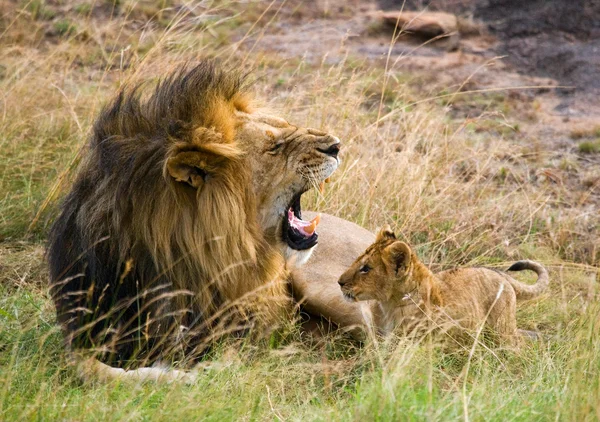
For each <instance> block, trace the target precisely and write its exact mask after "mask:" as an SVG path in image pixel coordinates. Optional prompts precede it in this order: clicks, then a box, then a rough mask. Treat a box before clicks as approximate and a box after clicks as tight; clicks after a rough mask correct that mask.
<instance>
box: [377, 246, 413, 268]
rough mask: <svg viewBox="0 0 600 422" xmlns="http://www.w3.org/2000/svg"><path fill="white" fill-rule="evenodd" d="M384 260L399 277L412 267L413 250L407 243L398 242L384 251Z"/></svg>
mask: <svg viewBox="0 0 600 422" xmlns="http://www.w3.org/2000/svg"><path fill="white" fill-rule="evenodd" d="M382 258H383V262H385V264H386V265H387V266H388V268H389V269H391V270H392V271H393V272H394V273H395V274H398V275H399V274H402V273H404V272H406V270H407V269H408V266H409V265H410V259H411V250H410V247H409V246H408V245H407V244H406V243H404V242H401V241H399V240H398V241H396V242H394V243H392V244H391V245H389V246H388V247H387V248H385V249H384V250H383V255H382Z"/></svg>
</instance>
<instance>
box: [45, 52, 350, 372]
mask: <svg viewBox="0 0 600 422" xmlns="http://www.w3.org/2000/svg"><path fill="white" fill-rule="evenodd" d="M337 144H339V140H338V139H337V138H335V137H332V136H330V135H328V134H326V133H324V132H321V131H318V130H315V129H305V128H300V127H296V126H293V125H290V124H289V123H288V122H287V121H285V120H283V119H281V118H278V117H275V116H270V115H268V114H266V113H263V112H260V111H256V110H253V109H251V107H250V97H249V95H248V93H247V92H246V89H245V88H244V85H243V78H242V77H240V76H239V75H237V74H236V73H235V72H226V71H223V70H220V69H218V68H217V67H216V66H215V65H214V64H213V63H210V62H205V63H202V64H200V65H199V66H196V67H194V68H185V69H183V70H181V71H179V72H176V73H174V74H173V75H171V76H170V77H168V78H166V79H165V80H163V81H162V82H160V83H159V84H158V85H157V87H156V88H155V89H154V91H153V92H152V93H151V94H150V95H148V96H144V95H142V90H141V88H140V87H135V88H126V89H124V90H123V91H122V92H121V93H120V94H119V95H118V96H117V98H116V99H115V100H114V101H113V102H112V103H111V104H109V105H108V106H107V107H106V108H105V109H104V110H103V111H102V113H101V115H100V116H99V118H98V120H97V121H96V124H95V125H94V130H93V136H92V139H91V141H90V143H89V147H88V152H87V157H86V159H85V160H84V161H83V163H82V164H81V166H80V169H79V172H78V176H77V179H76V181H75V183H74V185H73V188H72V190H71V192H70V193H69V195H68V196H67V197H66V199H65V201H64V203H63V205H62V210H61V213H60V215H59V216H58V218H57V220H56V221H55V223H54V225H53V228H52V231H51V234H50V239H49V246H48V259H49V264H50V278H51V293H52V296H53V299H54V301H55V305H56V308H57V315H58V319H59V322H60V323H61V324H62V326H63V330H64V333H65V338H66V342H67V344H68V346H69V347H70V348H71V349H72V350H81V349H92V350H94V351H96V352H98V355H97V356H98V357H99V358H100V360H102V361H104V362H107V363H110V364H112V365H117V366H125V367H129V366H139V365H145V364H147V363H148V362H153V361H156V360H158V359H164V358H167V357H169V356H175V355H176V356H180V357H181V354H182V353H183V356H184V357H185V358H186V359H188V358H192V359H193V357H194V356H198V354H200V353H203V351H204V350H206V348H207V347H209V346H210V344H211V343H212V342H213V341H214V340H215V338H218V337H219V336H221V335H223V334H226V333H242V332H245V331H247V330H248V329H249V328H250V327H257V326H258V327H263V328H272V327H273V326H274V324H276V323H277V321H279V319H280V318H281V317H282V315H283V314H284V313H285V312H286V310H287V309H289V307H290V298H289V296H288V293H287V278H288V273H287V270H286V269H285V262H284V255H287V257H288V258H290V256H289V255H290V254H291V255H293V251H292V252H290V251H289V250H287V248H286V245H285V244H284V242H283V241H282V233H281V231H282V227H281V221H282V218H285V216H286V215H287V210H288V207H289V203H290V201H291V200H292V197H293V196H298V195H301V194H302V192H304V191H306V190H307V189H309V188H310V187H312V186H313V185H315V184H317V183H318V182H319V181H321V180H323V179H325V178H326V177H328V176H329V175H330V174H331V173H332V172H333V171H334V170H335V169H336V167H337V165H338V161H337V150H338V147H337ZM331 145H336V146H335V148H334V149H335V156H333V155H332V152H331V151H330V150H328V148H331ZM324 151H325V152H327V151H329V153H327V154H326V153H324ZM292 258H293V257H292ZM256 331H258V332H260V330H256ZM87 367H91V368H97V367H100V365H97V364H92V365H87ZM109 372H110V371H109ZM113 372H114V371H113Z"/></svg>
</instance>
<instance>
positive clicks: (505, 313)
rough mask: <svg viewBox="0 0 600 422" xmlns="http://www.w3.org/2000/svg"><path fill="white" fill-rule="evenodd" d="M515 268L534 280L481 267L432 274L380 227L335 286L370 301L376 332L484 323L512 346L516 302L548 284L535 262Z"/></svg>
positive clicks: (473, 326)
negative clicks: (532, 273)
mask: <svg viewBox="0 0 600 422" xmlns="http://www.w3.org/2000/svg"><path fill="white" fill-rule="evenodd" d="M521 270H532V271H535V272H536V273H537V274H538V280H537V282H536V283H535V284H533V285H527V284H524V283H521V282H519V281H517V280H515V279H513V278H512V277H510V276H509V275H507V274H505V273H503V272H500V271H495V270H491V269H486V268H460V269H453V270H448V271H442V272H440V273H438V274H433V273H432V272H431V271H429V269H428V268H427V267H426V266H425V265H423V263H421V261H419V259H418V258H417V256H416V254H415V253H414V252H413V251H412V250H411V249H410V247H409V246H408V245H407V244H406V243H404V242H401V241H399V240H397V239H396V236H395V235H394V233H393V232H392V231H391V229H390V228H389V226H386V227H385V228H383V229H382V230H381V231H380V232H379V234H378V235H377V239H376V240H375V243H373V244H372V245H371V246H369V247H368V248H367V250H366V251H365V253H363V254H362V255H361V256H360V257H358V259H357V260H356V261H355V262H354V263H353V264H352V265H351V266H350V268H349V269H348V270H347V271H346V272H345V273H344V274H342V275H341V276H340V278H339V281H338V283H339V284H340V287H341V289H342V292H343V294H344V296H345V297H346V298H347V299H348V300H352V301H362V300H373V302H372V304H371V313H372V317H373V321H372V322H373V325H374V328H376V329H377V330H378V331H379V332H380V333H382V334H389V333H390V332H391V331H393V330H395V329H398V328H399V329H400V330H403V331H405V332H407V331H410V330H411V329H412V328H413V327H415V326H416V325H418V324H419V323H420V322H424V321H426V320H429V318H434V317H435V318H434V319H433V320H434V321H436V323H437V322H441V321H442V320H443V318H446V321H447V322H452V323H453V325H454V326H456V323H458V324H459V326H460V327H461V328H462V329H467V330H474V329H476V328H477V327H479V326H480V324H481V323H483V322H484V320H485V324H486V325H487V327H489V328H491V329H492V330H493V331H495V332H496V333H498V334H499V336H500V339H501V341H503V342H505V343H508V344H512V345H516V344H517V343H518V336H519V335H520V334H519V332H518V330H517V322H516V318H515V312H516V303H517V300H525V299H532V298H534V297H536V296H538V295H539V294H541V293H542V292H543V291H544V290H546V288H547V287H548V282H549V280H548V272H547V271H546V269H545V268H544V267H542V266H541V265H540V264H538V263H536V262H533V261H519V262H517V263H515V264H513V265H512V266H511V267H510V268H509V269H508V271H521ZM486 316H487V319H486ZM460 331H463V330H460ZM453 332H456V330H455V331H453Z"/></svg>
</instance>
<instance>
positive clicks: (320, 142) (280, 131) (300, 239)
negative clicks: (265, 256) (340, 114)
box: [236, 112, 340, 264]
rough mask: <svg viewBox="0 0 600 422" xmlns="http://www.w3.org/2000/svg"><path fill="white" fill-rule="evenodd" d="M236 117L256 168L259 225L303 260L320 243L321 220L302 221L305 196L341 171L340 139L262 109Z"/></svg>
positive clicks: (249, 159)
mask: <svg viewBox="0 0 600 422" xmlns="http://www.w3.org/2000/svg"><path fill="white" fill-rule="evenodd" d="M236 117H237V121H238V126H237V128H236V141H237V142H238V144H239V145H240V146H241V147H242V149H243V150H244V151H246V154H247V156H246V157H247V164H248V166H250V167H251V169H252V171H251V173H252V179H253V189H254V193H255V196H256V199H257V211H258V219H259V223H260V225H261V227H262V229H263V230H264V231H265V232H266V233H267V235H269V237H274V238H275V240H276V242H277V244H278V245H279V246H280V248H281V249H282V252H284V254H285V255H286V258H288V259H293V260H295V263H296V264H299V263H302V262H303V261H305V260H306V259H307V258H308V256H310V251H311V250H312V248H313V247H314V246H315V245H316V244H317V241H318V232H317V230H318V229H317V228H316V225H317V224H318V220H317V221H304V220H302V209H301V205H300V202H301V197H302V194H304V193H305V192H306V191H308V190H309V189H311V188H313V187H314V188H318V187H319V186H320V185H322V184H323V182H324V181H326V180H327V179H328V177H329V176H330V175H331V174H332V173H333V172H334V171H335V170H336V169H337V167H338V165H339V163H340V160H339V158H338V153H339V150H340V140H339V139H338V138H336V137H335V136H332V135H330V134H327V133H325V132H322V131H320V130H317V129H310V128H302V127H298V126H294V125H291V124H289V123H288V122H287V121H285V120H283V119H281V118H278V117H274V116H270V115H267V114H262V113H260V112H256V113H244V112H237V113H236Z"/></svg>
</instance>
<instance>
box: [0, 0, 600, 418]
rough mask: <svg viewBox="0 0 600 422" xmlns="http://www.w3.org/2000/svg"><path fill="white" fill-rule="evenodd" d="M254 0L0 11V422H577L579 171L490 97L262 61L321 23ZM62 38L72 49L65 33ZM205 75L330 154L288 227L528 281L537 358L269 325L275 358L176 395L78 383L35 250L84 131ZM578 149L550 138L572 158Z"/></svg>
mask: <svg viewBox="0 0 600 422" xmlns="http://www.w3.org/2000/svg"><path fill="white" fill-rule="evenodd" d="M269 3H270V2H263V1H259V2H252V5H251V7H248V8H247V9H246V10H245V9H244V7H242V6H243V5H239V4H238V3H237V2H228V1H219V2H214V4H212V6H211V7H212V9H197V10H196V9H194V11H193V13H192V12H190V11H189V9H188V8H186V7H180V6H182V4H183V3H181V2H178V1H173V2H164V1H162V0H161V1H154V2H152V1H149V2H145V3H144V5H142V6H143V7H142V6H139V7H138V6H136V4H137V3H135V2H126V3H124V4H121V2H115V3H114V6H113V5H112V4H109V5H108V6H106V5H104V6H106V7H104V6H102V5H99V4H97V3H95V4H94V5H93V7H92V6H88V5H87V4H86V3H82V2H75V1H66V2H61V3H60V5H59V4H55V3H54V2H52V3H51V2H30V3H28V6H25V5H24V4H21V5H17V4H13V3H10V4H6V5H3V6H2V7H3V8H5V9H6V10H4V9H2V10H3V13H2V14H0V29H2V30H1V31H0V33H2V34H3V35H2V36H0V63H2V72H1V73H0V93H1V94H0V420H34V419H36V420H123V419H133V420H177V419H179V420H197V419H202V420H215V421H217V420H218V421H221V420H230V419H242V420H279V419H285V420H323V421H326V420H327V421H329V420H457V419H463V420H467V419H468V420H517V421H520V420H523V421H526V420H527V421H529V420H542V421H543V420H577V421H584V420H597V419H599V418H600V385H599V383H600V336H598V335H597V333H598V332H599V330H600V326H599V325H600V301H599V300H598V299H599V294H598V278H597V277H598V275H597V274H598V268H597V265H598V262H599V260H600V248H598V243H597V239H598V230H599V229H600V217H599V215H600V213H598V212H597V209H596V208H595V205H594V204H593V202H586V201H587V198H589V195H592V194H594V193H593V190H592V191H591V193H590V185H589V184H588V185H585V184H583V182H581V180H587V179H590V178H591V177H592V176H593V174H591V173H590V174H588V173H586V171H587V170H585V168H584V166H583V164H581V163H580V162H578V161H575V160H577V157H575V158H574V157H573V156H572V155H566V154H565V155H564V156H561V155H560V152H556V151H554V150H553V145H552V143H550V142H548V143H546V142H534V141H533V140H531V139H529V138H527V135H526V130H527V124H526V123H527V121H529V120H531V119H530V116H524V115H523V116H521V115H520V113H519V112H518V110H519V108H518V107H517V106H521V105H519V104H516V103H515V102H517V101H518V99H513V98H510V97H509V96H507V95H505V94H503V93H489V94H477V95H461V94H458V95H456V96H452V97H444V98H439V96H438V95H436V93H439V92H440V91H441V92H443V93H451V92H454V90H455V88H456V87H454V88H448V89H447V90H446V91H444V89H445V88H447V87H441V88H440V87H439V86H433V85H432V86H433V88H431V89H428V85H429V84H430V83H433V82H432V81H435V79H436V75H434V74H427V73H426V72H420V73H418V74H413V73H411V72H410V71H407V70H406V69H404V68H401V67H400V66H397V67H393V68H390V69H385V68H384V67H383V65H380V64H373V63H371V62H368V61H366V60H365V59H364V58H363V57H361V56H359V55H356V54H347V55H345V53H344V54H340V55H339V57H338V58H337V59H336V60H332V61H328V60H324V59H323V60H320V59H319V60H312V61H311V60H309V59H307V58H305V57H304V56H302V54H298V55H293V54H280V53H275V52H273V50H274V49H273V48H271V47H273V46H272V45H271V46H263V44H262V43H261V41H260V40H261V36H262V35H261V34H262V33H263V32H262V31H263V30H264V31H265V33H267V34H268V33H270V32H269V31H272V32H273V33H274V34H277V33H278V32H277V31H279V30H280V29H278V28H279V27H278V26H277V25H275V24H276V23H283V24H284V25H293V24H294V22H296V20H297V18H298V15H299V14H302V16H303V17H304V18H307V19H308V18H311V19H312V18H322V17H323V16H331V15H332V13H331V11H332V10H334V9H331V8H330V9H328V10H321V9H319V8H318V6H315V5H311V6H310V7H301V5H299V4H297V3H295V2H292V3H291V4H290V5H289V8H288V7H287V6H286V7H283V8H282V9H281V10H280V11H279V12H278V13H276V12H277V8H278V7H279V4H277V5H275V6H272V7H271V9H269V10H268V11H267V12H266V13H264V14H263V12H264V11H265V10H266V9H267V7H268V6H269ZM100 6H102V7H100ZM19 7H22V8H24V10H25V12H27V13H22V14H19V13H18V11H19V10H21V9H19ZM348 7H350V6H348ZM59 13H61V14H60V15H59ZM344 13H345V12H344ZM84 15H85V16H84ZM56 16H60V19H58V18H56ZM271 20H272V21H271ZM65 22H66V24H65ZM140 22H151V23H148V24H147V25H143V26H140V25H141V24H140ZM152 22H155V23H156V24H154V23H152ZM255 22H258V23H257V25H254V26H253V24H254V23H255ZM268 22H271V24H269V25H267V23H268ZM67 24H68V25H67ZM72 24H76V26H77V34H78V36H77V37H69V36H66V35H69V32H70V31H71V29H70V28H71V27H72V26H71V25H72ZM57 25H58V26H59V27H60V28H62V27H63V26H64V28H63V30H59V28H57ZM141 28H143V29H141ZM56 31H58V32H60V33H62V34H63V35H65V36H63V37H55V36H53V35H52V34H54V33H56ZM79 34H88V35H86V36H81V37H80V36H79ZM71 35H72V34H71ZM257 40H258V42H256V47H254V49H253V50H252V53H250V54H249V50H250V49H251V48H252V46H253V45H254V43H255V41H257ZM275 50H277V49H275ZM215 56H216V57H219V58H220V59H221V60H223V61H225V62H227V61H229V62H231V63H243V66H244V68H247V69H255V70H256V71H255V75H256V78H255V79H256V81H255V84H254V85H255V86H254V88H255V91H256V92H257V93H258V94H257V95H258V99H259V100H260V101H261V102H262V103H264V104H266V105H267V106H269V107H270V108H271V109H273V110H276V111H277V112H278V113H280V114H282V115H283V116H285V117H286V118H287V119H288V120H290V121H292V122H296V123H297V124H299V125H306V126H312V127H320V128H325V129H327V130H330V131H331V132H333V133H335V134H336V135H337V136H339V137H340V138H341V139H342V140H343V143H344V144H343V156H342V158H343V163H342V167H341V168H340V169H339V170H338V171H337V172H336V173H335V174H334V175H333V177H332V183H331V184H330V185H328V186H329V187H328V189H327V191H326V192H325V194H324V195H320V194H317V193H316V192H313V193H310V194H308V195H307V197H306V200H305V204H304V205H305V208H307V209H318V210H321V211H323V212H328V213H332V214H335V215H338V216H340V217H342V218H346V219H349V220H351V221H354V222H357V223H358V224H361V225H362V226H364V227H366V228H368V229H370V230H375V229H376V228H377V227H380V226H382V225H383V224H386V223H388V224H391V225H392V227H393V228H394V229H395V231H396V232H397V233H398V234H399V235H400V236H401V237H402V238H403V239H404V240H408V241H409V242H410V243H411V244H413V245H414V246H415V248H416V250H417V251H418V253H419V255H420V257H421V258H422V259H423V260H424V262H425V263H427V264H429V265H431V267H432V268H433V269H434V270H441V269H446V268H451V267H453V266H458V265H487V266H492V267H496V268H505V267H506V266H508V264H509V263H510V262H513V261H515V260H516V259H519V258H531V259H536V260H539V261H541V262H543V263H544V264H545V265H547V266H548V267H549V269H550V272H551V289H550V292H549V293H548V294H546V295H544V296H543V297H541V298H539V299H537V300H534V301H530V302H527V303H523V304H520V305H519V309H518V322H519V326H520V327H521V328H526V329H532V330H540V331H541V332H542V333H543V334H544V335H545V336H546V340H545V341H542V342H538V343H532V344H528V345H526V346H525V347H524V348H523V349H522V350H521V351H519V352H514V351H506V350H499V349H492V351H491V352H490V351H487V350H485V349H483V348H482V347H480V346H478V347H476V348H475V352H474V354H473V357H472V359H470V360H469V359H468V356H467V355H466V354H464V353H460V354H459V353H455V354H447V353H443V352H442V351H441V350H440V348H439V347H436V345H435V344H433V345H431V344H429V343H428V342H424V343H423V344H419V343H415V342H413V341H411V340H408V339H399V338H392V339H390V340H388V341H386V342H383V343H382V344H378V345H373V344H369V345H365V346H364V347H362V348H357V347H356V346H355V345H352V344H350V343H349V342H348V341H347V339H344V338H340V337H337V336H335V335H332V336H331V338H328V339H327V341H324V342H321V343H318V344H312V343H309V342H307V341H305V340H304V337H303V335H302V333H301V332H300V330H299V329H298V328H297V327H296V326H294V325H291V324H290V325H286V326H285V327H283V328H282V329H281V333H280V335H279V337H278V338H277V341H272V342H268V341H265V342H261V343H258V344H253V343H247V344H244V345H243V346H242V347H241V349H240V348H239V346H233V345H230V344H222V345H219V347H217V350H216V351H215V352H214V353H213V355H212V356H211V360H212V361H214V362H216V363H217V364H219V365H216V366H215V368H216V369H213V370H209V371H206V372H205V373H204V374H203V376H201V377H200V379H199V381H198V383H197V384H196V385H191V386H183V385H160V384H158V385H157V384H153V383H147V384H142V385H131V384H127V383H111V384H100V383H83V382H81V381H80V380H79V379H78V378H77V376H76V375H75V372H74V370H73V369H72V368H71V367H70V366H69V365H68V364H67V361H66V354H65V351H64V349H63V346H62V337H61V333H60V330H59V328H58V327H57V325H56V321H55V314H54V309H53V306H52V303H51V300H50V298H49V296H48V292H47V288H46V280H47V272H46V267H45V262H44V256H43V254H44V251H43V244H44V242H45V238H46V233H47V230H48V227H49V225H50V223H51V222H52V219H53V218H54V217H55V215H56V210H57V207H58V203H59V200H60V198H61V197H62V196H63V195H64V194H65V192H66V191H67V190H68V188H69V186H70V183H71V181H72V179H73V175H74V171H73V169H74V168H76V164H77V162H78V160H79V157H80V155H79V154H80V151H81V148H82V146H83V145H84V144H85V140H86V139H87V136H88V135H89V132H90V128H91V125H92V124H93V119H94V116H95V115H96V114H97V113H98V111H99V108H100V107H101V105H102V104H103V103H104V102H105V101H106V100H107V99H108V98H109V97H110V96H111V95H113V93H114V92H115V91H116V90H117V89H118V87H119V86H120V85H122V84H123V83H125V82H127V81H134V80H146V79H152V78H155V77H156V76H158V75H161V74H164V73H165V72H166V71H167V70H169V69H172V68H173V67H174V66H177V65H178V64H181V63H184V62H190V61H191V62H193V61H196V60H198V59H201V58H204V57H215ZM290 56H291V57H290ZM386 75H388V76H387V77H386ZM449 99H451V100H452V101H451V102H449V101H448V100H449ZM449 105H451V106H452V107H454V110H455V111H453V110H452V107H451V109H450V111H449V110H448V108H447V107H448V106H449ZM525 106H527V107H529V106H530V105H528V104H525ZM515 110H517V111H515ZM521 118H522V119H521ZM377 119H379V120H377ZM519 119H521V120H519ZM595 130H596V129H594V131H585V132H577V133H572V134H570V135H571V136H572V137H573V138H574V139H584V138H586V140H585V141H584V142H583V143H588V141H587V138H589V139H590V142H589V143H592V141H591V139H592V137H594V139H595V137H597V136H596V135H597V134H596V133H595ZM566 135H569V134H566ZM586 148H587V149H589V148H588V147H584V149H583V150H582V147H581V145H580V146H579V152H581V153H586V152H588V151H587V149H586ZM591 152H593V151H590V153H591ZM588 158H589V157H588ZM566 161H568V162H572V161H573V163H574V164H573V165H569V166H568V167H565V166H562V165H561V162H566ZM544 172H545V173H544ZM540 174H549V175H550V176H552V177H545V178H541V177H539V175H540ZM555 174H556V175H561V177H565V178H566V177H571V178H570V179H569V181H570V183H558V182H556V180H559V177H558V176H554V175H555ZM586 178H587V179H586ZM594 180H595V179H594ZM586 195H587V196H586ZM528 280H530V279H528ZM530 281H531V280H530ZM467 363H468V365H467ZM467 368H468V372H467Z"/></svg>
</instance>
